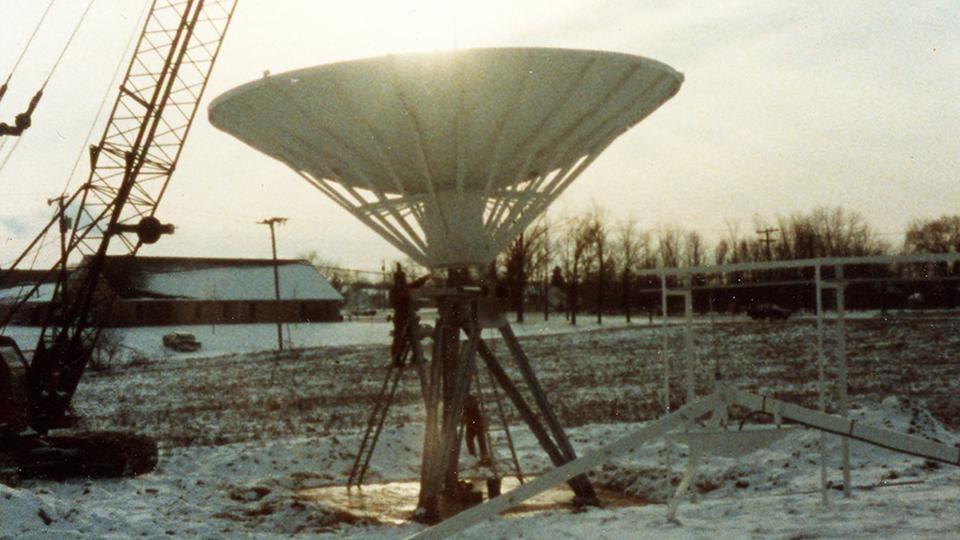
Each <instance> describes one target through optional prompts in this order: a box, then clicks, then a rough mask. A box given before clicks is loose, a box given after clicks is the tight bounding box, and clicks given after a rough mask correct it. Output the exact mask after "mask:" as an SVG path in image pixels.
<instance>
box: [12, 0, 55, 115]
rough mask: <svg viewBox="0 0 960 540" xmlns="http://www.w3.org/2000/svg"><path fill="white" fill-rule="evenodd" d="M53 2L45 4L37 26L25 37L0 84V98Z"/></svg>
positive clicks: (51, 0) (52, 0)
mask: <svg viewBox="0 0 960 540" xmlns="http://www.w3.org/2000/svg"><path fill="white" fill-rule="evenodd" d="M53 2H54V0H50V3H48V4H47V8H46V9H44V10H43V15H41V16H40V21H38V22H37V26H36V27H34V29H33V33H32V34H30V37H29V38H28V39H27V44H26V45H24V46H23V50H22V51H20V56H19V57H17V61H16V62H14V63H13V67H12V68H11V69H10V73H9V74H7V79H6V80H5V81H3V85H2V86H0V99H3V94H4V93H6V91H7V85H8V84H10V79H12V78H13V74H14V73H16V72H17V67H19V66H20V62H21V61H23V57H24V56H26V55H27V50H29V49H30V45H31V44H32V43H33V38H35V37H37V32H39V31H40V27H41V26H42V25H43V21H44V19H46V18H47V14H48V13H50V8H51V7H53Z"/></svg>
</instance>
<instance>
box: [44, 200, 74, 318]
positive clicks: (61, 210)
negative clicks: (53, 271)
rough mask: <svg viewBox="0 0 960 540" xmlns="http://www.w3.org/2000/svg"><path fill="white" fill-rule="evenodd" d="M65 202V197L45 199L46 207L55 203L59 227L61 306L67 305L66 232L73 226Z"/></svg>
mask: <svg viewBox="0 0 960 540" xmlns="http://www.w3.org/2000/svg"><path fill="white" fill-rule="evenodd" d="M66 201H67V196H66V195H60V196H59V197H53V198H51V199H47V206H50V205H52V204H53V203H57V216H58V218H57V221H58V223H57V225H59V229H60V276H59V278H58V281H59V283H60V285H61V286H62V287H63V289H62V290H61V291H60V298H61V299H62V300H63V301H62V302H61V305H66V304H67V302H66V299H67V232H69V231H70V227H71V226H72V225H73V223H72V222H71V220H70V218H68V217H67V216H66V210H67V206H66Z"/></svg>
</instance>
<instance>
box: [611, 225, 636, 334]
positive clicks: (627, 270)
mask: <svg viewBox="0 0 960 540" xmlns="http://www.w3.org/2000/svg"><path fill="white" fill-rule="evenodd" d="M616 242H617V248H618V249H619V255H620V284H621V287H622V291H623V311H624V314H625V315H626V317H627V322H630V295H631V293H632V291H633V289H632V287H631V285H632V283H631V281H632V279H633V278H632V273H633V269H634V268H636V266H637V264H639V263H640V250H639V248H640V235H639V233H638V232H637V221H636V220H635V219H633V218H629V219H625V220H623V221H621V222H620V223H618V224H617V240H616Z"/></svg>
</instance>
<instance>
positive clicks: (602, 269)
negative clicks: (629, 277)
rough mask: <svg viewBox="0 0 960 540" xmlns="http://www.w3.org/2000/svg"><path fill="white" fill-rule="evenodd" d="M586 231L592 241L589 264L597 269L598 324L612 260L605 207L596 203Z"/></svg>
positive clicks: (590, 214)
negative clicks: (608, 247)
mask: <svg viewBox="0 0 960 540" xmlns="http://www.w3.org/2000/svg"><path fill="white" fill-rule="evenodd" d="M584 232H585V234H586V235H587V236H588V237H589V242H590V253H589V258H588V264H589V263H590V262H592V263H593V265H595V268H596V269H597V274H596V275H597V287H596V295H597V296H596V300H597V324H603V309H604V300H605V298H604V295H603V292H604V289H605V288H606V284H607V274H608V273H609V267H610V264H609V263H610V261H609V260H608V259H610V253H609V250H608V249H607V243H608V238H607V237H608V234H607V224H606V217H605V216H604V211H603V209H602V208H601V207H600V206H598V205H597V204H594V205H593V208H592V209H591V211H590V213H589V214H587V218H586V231H584Z"/></svg>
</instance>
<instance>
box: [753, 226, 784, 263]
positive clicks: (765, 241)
mask: <svg viewBox="0 0 960 540" xmlns="http://www.w3.org/2000/svg"><path fill="white" fill-rule="evenodd" d="M775 232H780V229H775V228H773V227H767V228H766V229H760V230H758V231H757V234H762V235H763V238H762V239H760V240H758V242H760V243H762V244H765V245H766V248H767V249H766V251H767V260H768V261H770V260H773V254H772V253H771V252H770V244H772V243H774V242H776V240H775V239H773V238H770V235H771V234H772V233H775Z"/></svg>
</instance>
